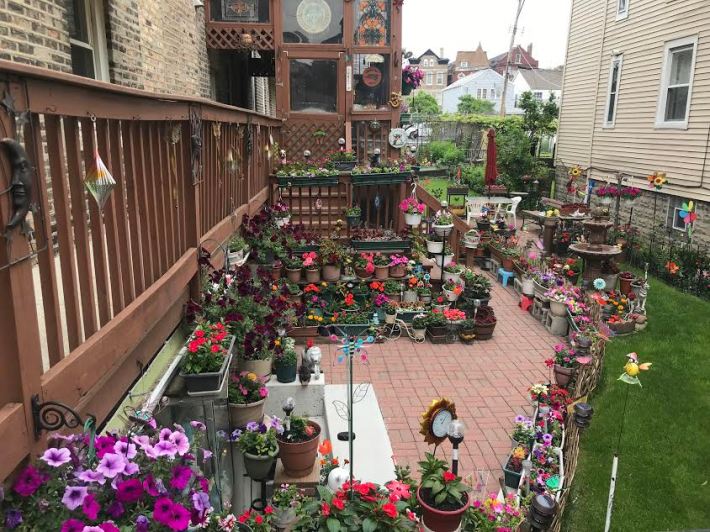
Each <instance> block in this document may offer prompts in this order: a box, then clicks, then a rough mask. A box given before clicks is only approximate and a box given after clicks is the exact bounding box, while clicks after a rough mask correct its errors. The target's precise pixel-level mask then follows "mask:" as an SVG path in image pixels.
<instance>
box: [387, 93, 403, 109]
mask: <svg viewBox="0 0 710 532" xmlns="http://www.w3.org/2000/svg"><path fill="white" fill-rule="evenodd" d="M389 103H390V107H392V108H393V109H399V108H400V107H401V106H402V93H401V92H393V93H391V94H390V101H389Z"/></svg>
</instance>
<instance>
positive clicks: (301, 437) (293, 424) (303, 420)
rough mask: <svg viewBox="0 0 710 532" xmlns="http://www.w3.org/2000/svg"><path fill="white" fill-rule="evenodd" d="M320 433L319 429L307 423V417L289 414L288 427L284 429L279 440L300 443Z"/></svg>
mask: <svg viewBox="0 0 710 532" xmlns="http://www.w3.org/2000/svg"><path fill="white" fill-rule="evenodd" d="M319 435H320V429H319V428H318V427H317V426H315V425H312V424H310V423H309V421H308V418H307V417H301V416H291V421H290V429H289V430H286V431H284V432H283V433H282V434H281V435H280V436H279V438H278V439H279V440H281V441H285V442H288V443H301V442H306V441H310V440H312V439H313V438H317V437H318V436H319Z"/></svg>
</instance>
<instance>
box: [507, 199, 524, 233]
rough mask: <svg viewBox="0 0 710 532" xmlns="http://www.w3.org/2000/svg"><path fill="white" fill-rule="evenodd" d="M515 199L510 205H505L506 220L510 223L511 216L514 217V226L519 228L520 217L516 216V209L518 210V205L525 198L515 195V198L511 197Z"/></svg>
mask: <svg viewBox="0 0 710 532" xmlns="http://www.w3.org/2000/svg"><path fill="white" fill-rule="evenodd" d="M511 199H512V200H513V201H512V202H510V203H509V204H508V205H506V207H505V212H504V215H505V221H506V222H508V223H510V221H508V218H509V217H512V218H513V226H514V227H515V228H516V229H517V228H518V217H517V216H516V214H515V213H516V211H517V210H518V205H520V202H521V201H523V198H522V197H520V196H515V197H514V198H511Z"/></svg>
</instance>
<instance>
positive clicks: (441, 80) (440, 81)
mask: <svg viewBox="0 0 710 532" xmlns="http://www.w3.org/2000/svg"><path fill="white" fill-rule="evenodd" d="M436 84H437V85H443V84H444V74H442V73H441V72H437V74H436Z"/></svg>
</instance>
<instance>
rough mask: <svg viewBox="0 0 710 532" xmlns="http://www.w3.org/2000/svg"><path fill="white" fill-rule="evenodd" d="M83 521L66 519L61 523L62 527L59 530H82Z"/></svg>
mask: <svg viewBox="0 0 710 532" xmlns="http://www.w3.org/2000/svg"><path fill="white" fill-rule="evenodd" d="M83 531H84V523H82V522H81V521H79V520H78V519H67V520H66V521H64V522H63V523H62V528H61V531H60V532H83Z"/></svg>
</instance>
